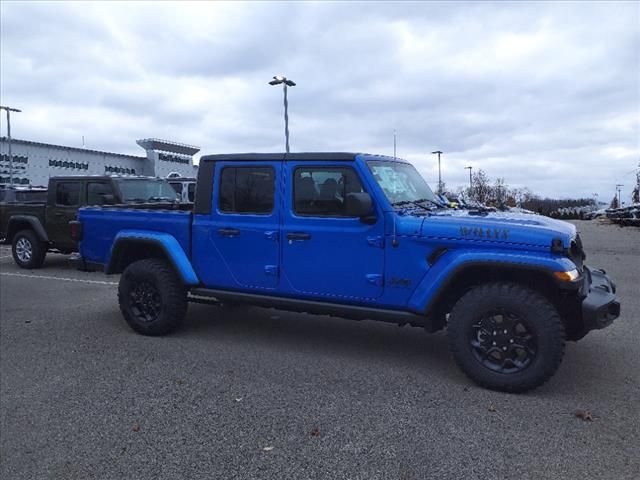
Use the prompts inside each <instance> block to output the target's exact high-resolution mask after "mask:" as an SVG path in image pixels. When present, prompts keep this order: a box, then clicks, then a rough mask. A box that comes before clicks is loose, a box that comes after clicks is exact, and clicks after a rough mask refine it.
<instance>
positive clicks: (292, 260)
mask: <svg viewBox="0 0 640 480" xmlns="http://www.w3.org/2000/svg"><path fill="white" fill-rule="evenodd" d="M285 178H286V187H285V192H286V193H285V198H286V202H285V203H286V207H285V208H284V212H286V213H283V215H284V217H283V231H282V241H283V248H282V250H283V254H282V255H283V259H282V260H283V262H282V272H283V282H284V285H283V289H289V290H292V291H293V292H295V293H297V294H300V295H307V296H313V297H322V298H323V300H327V301H336V300H340V301H355V302H357V301H366V300H367V299H375V298H378V297H380V296H382V294H383V289H384V287H383V285H384V277H383V273H384V226H383V225H384V222H383V218H382V215H381V213H380V212H379V211H376V218H377V220H376V221H375V223H373V224H369V223H363V221H361V219H360V218H354V217H348V216H347V215H346V214H345V198H346V195H347V194H348V193H360V192H366V193H369V194H371V191H370V188H369V186H368V185H367V184H366V182H365V179H364V178H363V177H362V176H361V175H360V174H359V173H358V171H357V169H356V164H355V162H342V163H333V162H327V163H326V164H323V163H320V162H317V161H314V162H287V163H286V166H285Z"/></svg>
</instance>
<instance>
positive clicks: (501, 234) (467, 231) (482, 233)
mask: <svg viewBox="0 0 640 480" xmlns="http://www.w3.org/2000/svg"><path fill="white" fill-rule="evenodd" d="M460 235H462V236H463V237H478V238H495V239H499V240H508V239H509V230H507V229H506V228H482V227H460Z"/></svg>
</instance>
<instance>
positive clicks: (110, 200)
mask: <svg viewBox="0 0 640 480" xmlns="http://www.w3.org/2000/svg"><path fill="white" fill-rule="evenodd" d="M102 204H103V205H115V204H116V197H115V196H114V195H113V194H111V193H105V194H104V195H102Z"/></svg>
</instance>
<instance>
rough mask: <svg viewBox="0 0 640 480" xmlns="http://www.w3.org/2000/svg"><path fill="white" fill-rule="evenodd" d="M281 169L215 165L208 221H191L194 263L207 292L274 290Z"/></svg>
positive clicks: (269, 165) (272, 165)
mask: <svg viewBox="0 0 640 480" xmlns="http://www.w3.org/2000/svg"><path fill="white" fill-rule="evenodd" d="M280 165H281V163H280V162H250V163H239V162H218V163H216V167H215V172H214V174H215V181H214V189H213V200H214V201H213V205H212V207H213V208H212V211H211V215H210V216H207V217H204V216H202V215H197V216H196V220H195V221H194V251H193V257H194V259H195V262H194V263H195V264H196V265H197V266H198V270H199V271H198V275H199V276H200V278H201V279H202V280H203V282H204V283H205V285H206V286H207V287H209V288H232V289H233V288H235V289H250V290H254V291H255V290H256V289H258V290H260V289H264V290H265V291H269V290H273V289H275V288H276V287H277V286H278V282H279V260H280V250H279V229H280V225H279V221H280V216H279V208H277V199H278V198H279V194H278V186H279V185H280V181H279V179H280V168H281V166H280Z"/></svg>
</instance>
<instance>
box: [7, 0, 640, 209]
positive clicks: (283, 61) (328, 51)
mask: <svg viewBox="0 0 640 480" xmlns="http://www.w3.org/2000/svg"><path fill="white" fill-rule="evenodd" d="M0 8H1V14H2V15H1V27H2V28H1V37H0V40H1V41H0V67H1V69H0V80H1V85H0V94H1V96H2V102H3V103H8V104H12V105H16V106H19V107H21V108H22V109H23V110H24V113H22V114H19V115H16V116H15V120H14V122H13V123H14V129H13V131H14V135H15V136H16V137H18V138H28V139H33V140H37V141H45V142H53V143H63V144H71V145H78V144H79V143H80V141H81V137H82V135H85V137H86V138H87V141H88V142H89V145H90V146H91V147H92V148H102V149H107V150H112V151H118V152H122V153H141V150H139V149H138V147H136V145H135V143H134V140H135V139H136V138H140V137H148V136H155V137H166V138H170V139H174V140H177V141H181V142H186V143H193V144H197V145H200V146H202V147H203V152H204V153H213V152H234V151H279V150H281V149H282V148H283V145H282V144H283V133H282V130H283V126H282V103H281V102H282V98H281V93H280V91H279V90H278V89H277V88H273V87H269V86H268V85H267V83H266V82H267V81H268V80H269V79H270V77H271V76H272V75H274V74H276V73H280V72H284V73H286V74H288V75H289V76H290V77H291V78H293V79H295V80H296V81H297V82H298V86H297V87H295V88H294V89H292V90H291V91H290V106H291V110H290V116H291V124H290V127H291V132H292V146H293V148H294V149H295V150H357V151H369V152H373V153H387V154H388V153H391V152H392V135H393V130H394V129H395V130H397V132H398V140H399V153H400V154H401V155H402V156H404V157H406V158H408V159H410V160H412V161H413V162H414V163H416V164H417V165H418V167H419V168H420V170H421V171H422V172H423V173H424V174H425V176H426V177H427V178H428V180H429V181H430V182H431V183H432V184H433V183H434V180H435V179H436V177H437V170H436V164H435V161H434V159H433V156H431V155H430V154H429V152H431V151H432V150H434V149H441V150H443V151H445V156H444V162H443V176H444V179H445V181H446V182H447V184H448V185H450V186H456V185H459V184H465V182H466V178H467V177H466V171H465V170H464V169H463V167H464V166H466V165H469V164H470V165H473V166H474V167H475V168H483V169H484V170H485V171H487V173H488V174H489V175H490V176H492V177H504V178H505V179H506V181H507V183H509V184H511V185H514V186H525V185H526V186H529V187H530V188H531V189H533V190H534V191H536V192H539V193H541V194H546V195H552V196H572V195H586V196H590V195H591V194H592V193H593V192H600V194H601V198H606V197H608V196H612V195H613V185H614V184H615V183H617V182H621V183H625V179H626V181H627V183H630V182H631V181H632V180H633V179H632V178H627V177H625V174H626V173H625V172H629V171H631V170H632V169H633V168H634V167H636V166H637V163H638V160H639V159H640V145H639V138H640V51H639V49H640V47H639V45H640V27H639V26H638V25H640V5H639V4H638V3H632V2H630V3H622V2H620V3H613V2H609V3H582V4H575V3H557V4H556V3H546V2H533V3H508V4H495V3H477V2H474V3H450V2H442V3H439V2H429V3H416V2H409V3H398V2H394V3H392V4H391V3H388V4H387V3H377V2H374V3H360V2H359V3H344V4H341V3H288V2H287V3H285V2H280V3H259V2H250V3H243V4H238V3H220V2H215V3H201V2H197V3H183V2H181V3H154V4H148V3H117V4H111V3H102V4H98V3H93V2H92V3H29V2H21V3H18V2H2V4H1V7H0Z"/></svg>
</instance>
